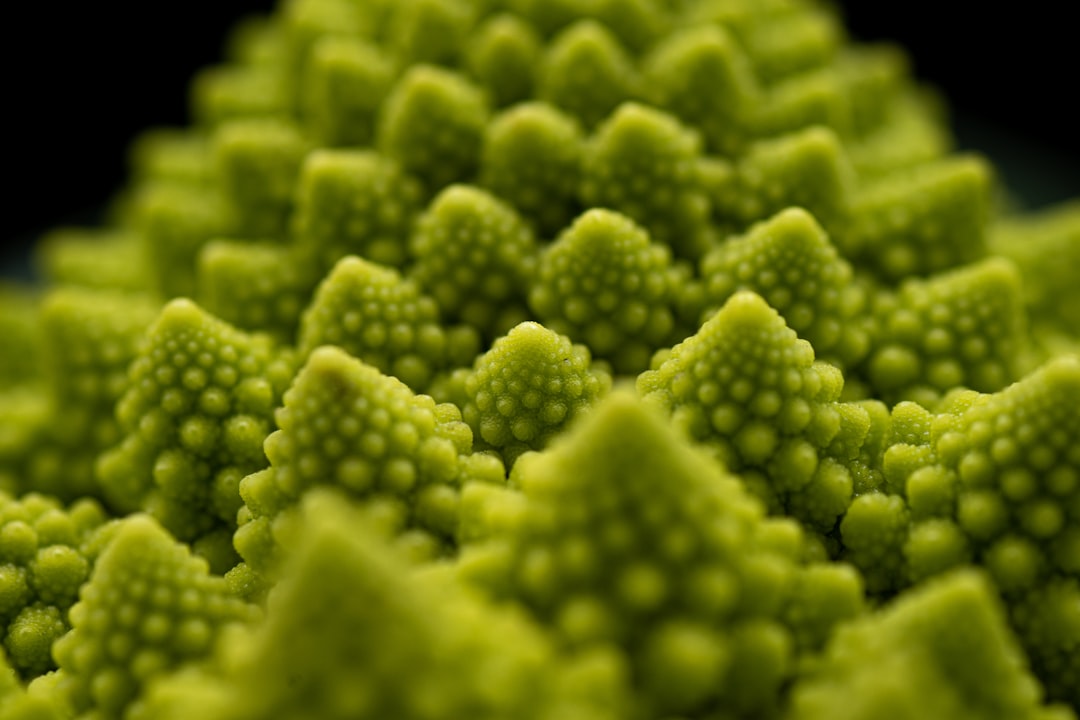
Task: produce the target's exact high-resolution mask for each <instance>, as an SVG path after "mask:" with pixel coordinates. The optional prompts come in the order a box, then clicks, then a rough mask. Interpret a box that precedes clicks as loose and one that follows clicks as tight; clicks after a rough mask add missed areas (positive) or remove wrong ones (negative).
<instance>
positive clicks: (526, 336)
mask: <svg viewBox="0 0 1080 720" xmlns="http://www.w3.org/2000/svg"><path fill="white" fill-rule="evenodd" d="M589 365H590V357H589V352H588V350H587V349H586V348H585V347H584V346H583V345H572V344H571V343H570V340H569V339H568V338H567V337H565V336H563V335H559V334H558V333H555V332H552V331H551V330H548V329H547V328H545V327H543V326H542V325H539V324H537V323H534V322H525V323H521V324H520V325H518V326H516V327H515V328H513V329H512V330H511V331H510V333H509V334H508V335H506V336H504V337H501V338H499V339H498V340H496V341H495V344H494V345H493V346H492V348H491V349H490V350H489V351H488V352H486V353H484V354H483V355H482V356H480V357H479V358H477V360H476V363H475V365H474V366H473V370H472V372H471V373H470V374H469V375H468V377H467V378H466V379H465V392H466V395H467V398H468V401H467V403H466V404H465V405H464V406H463V407H462V409H461V410H462V417H463V418H464V419H465V422H467V423H469V425H470V427H472V429H473V433H474V434H475V435H476V436H477V437H478V438H481V439H483V441H484V442H485V443H487V444H488V445H490V446H492V447H493V448H495V449H496V450H499V451H500V452H501V453H502V455H503V458H504V459H505V460H506V462H507V464H508V465H509V464H512V463H513V461H514V460H515V459H516V458H517V456H518V455H520V454H521V453H522V452H524V451H525V450H540V449H542V448H543V447H544V446H545V445H547V444H548V441H549V440H550V439H551V438H552V437H554V436H555V435H557V434H558V433H560V432H561V431H562V430H563V428H565V427H566V426H567V424H568V423H570V422H572V421H573V420H574V419H575V418H576V417H577V416H578V415H581V414H582V413H584V412H586V411H587V410H588V409H589V408H590V407H591V406H592V405H593V404H594V403H596V401H597V400H598V399H599V398H600V397H601V396H603V395H604V394H605V393H606V392H607V390H608V389H609V388H610V387H611V377H610V376H608V375H607V373H605V372H602V371H597V370H593V369H591V368H590V367H589Z"/></svg>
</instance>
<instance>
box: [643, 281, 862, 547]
mask: <svg viewBox="0 0 1080 720" xmlns="http://www.w3.org/2000/svg"><path fill="white" fill-rule="evenodd" d="M843 384H844V380H843V376H842V375H841V374H840V371H839V370H838V369H836V367H835V366H832V365H829V364H828V363H824V362H820V361H815V360H814V350H813V348H812V347H811V346H810V343H808V342H806V341H805V340H801V339H799V338H798V337H797V335H796V334H795V331H794V330H792V329H790V328H789V327H788V326H787V325H786V324H785V323H784V319H783V318H782V317H780V315H779V314H777V312H776V311H775V310H774V309H772V308H771V307H769V305H768V304H767V303H766V302H765V301H764V300H762V299H761V297H759V296H758V295H755V294H754V293H752V292H748V291H742V292H739V293H736V294H735V295H733V296H732V297H731V298H730V299H729V300H728V301H727V303H726V304H725V305H724V306H723V307H722V308H721V309H720V310H719V311H718V312H717V313H716V314H715V315H714V316H713V317H712V318H710V319H709V320H708V321H707V322H706V323H705V324H704V325H703V326H702V327H701V329H700V330H699V331H698V332H697V334H696V335H693V336H691V337H690V338H688V339H686V340H685V341H683V342H682V343H680V344H679V345H676V346H675V347H674V348H673V349H672V350H671V353H670V355H669V356H668V357H667V359H666V360H665V361H664V362H663V364H661V365H660V366H659V368H658V369H655V370H650V371H648V372H645V373H642V374H641V375H640V376H639V377H638V380H637V388H638V392H640V393H641V394H642V395H644V396H646V397H647V398H649V399H650V400H652V401H655V402H657V403H658V404H659V405H660V406H661V407H663V408H664V409H665V410H667V412H669V413H671V414H672V416H673V419H674V421H675V422H676V424H677V425H679V426H680V427H682V428H684V429H685V431H686V432H688V433H689V434H690V436H691V437H692V438H694V439H695V440H697V441H700V442H703V443H705V444H706V445H707V446H708V447H709V448H710V450H711V451H712V452H713V453H714V454H715V455H716V456H717V457H718V458H719V459H720V460H721V461H722V462H723V463H724V465H725V466H726V467H728V468H729V469H731V470H732V471H734V472H737V473H739V474H740V475H741V476H742V477H743V479H744V480H745V481H746V482H747V483H748V485H749V487H750V488H751V489H752V490H753V492H754V493H755V494H757V495H758V496H759V497H760V498H761V499H762V500H764V501H765V502H766V504H767V505H768V507H769V509H770V510H771V511H773V512H786V513H788V514H791V515H794V516H795V517H797V518H798V519H800V520H802V521H803V522H805V523H807V525H808V526H810V527H811V528H814V529H816V530H819V531H821V532H829V531H830V530H832V529H833V526H834V525H835V524H836V521H837V519H838V518H839V517H840V515H841V514H843V512H844V511H845V510H846V509H847V507H848V504H849V503H850V502H851V497H852V493H853V491H854V480H853V477H852V473H851V470H850V468H849V467H848V466H849V464H850V463H851V462H852V461H854V460H857V459H858V458H860V455H861V449H862V446H863V445H864V444H865V443H866V441H867V438H868V437H869V436H870V427H871V416H870V413H869V412H868V411H867V409H866V408H865V407H863V406H862V405H860V404H858V403H840V402H837V399H838V398H839V397H840V393H841V390H842V389H843Z"/></svg>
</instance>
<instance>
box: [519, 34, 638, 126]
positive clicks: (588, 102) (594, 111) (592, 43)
mask: <svg viewBox="0 0 1080 720" xmlns="http://www.w3.org/2000/svg"><path fill="white" fill-rule="evenodd" d="M640 86H641V79H640V77H639V76H638V72H637V69H636V68H635V67H634V63H633V60H632V59H631V57H630V55H629V54H628V53H627V51H626V49H625V48H623V46H622V45H621V44H620V43H619V40H618V38H616V37H615V36H614V35H613V34H612V33H611V31H610V30H608V29H607V28H606V27H605V26H604V25H601V24H599V23H597V22H595V21H593V20H580V21H578V22H576V23H574V24H573V25H571V26H569V27H567V28H566V29H565V30H563V31H561V32H560V33H559V34H558V36H556V37H555V38H554V39H553V40H552V41H551V44H550V45H549V46H548V48H547V53H546V54H545V55H544V58H543V60H542V61H541V64H540V76H539V79H538V81H537V88H536V95H537V97H538V98H539V99H540V100H543V101H545V102H549V103H551V104H552V105H555V106H556V107H559V108H561V109H562V110H565V111H566V112H568V113H570V114H571V115H573V116H574V117H576V118H577V119H578V120H580V121H581V123H582V125H584V126H585V127H586V128H593V127H595V126H596V125H597V124H599V123H600V121H601V120H603V119H604V118H605V117H607V116H608V115H609V114H610V113H611V112H612V111H613V110H614V109H615V108H616V107H618V106H619V105H620V104H622V103H623V102H625V101H627V100H633V99H635V98H637V97H639V96H640V94H641V89H640Z"/></svg>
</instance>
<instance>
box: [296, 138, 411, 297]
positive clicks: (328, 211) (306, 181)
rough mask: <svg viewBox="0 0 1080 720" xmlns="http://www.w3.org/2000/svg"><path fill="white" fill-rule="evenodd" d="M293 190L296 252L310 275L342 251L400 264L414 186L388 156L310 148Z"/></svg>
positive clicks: (405, 252) (324, 269)
mask: <svg viewBox="0 0 1080 720" xmlns="http://www.w3.org/2000/svg"><path fill="white" fill-rule="evenodd" d="M296 193H297V200H296V215H295V218H294V222H295V231H296V236H297V240H298V247H297V251H296V252H297V254H298V255H299V256H300V257H302V258H304V259H305V261H306V262H308V263H310V264H311V265H312V267H313V268H314V274H315V277H316V278H319V277H322V276H323V275H324V274H325V273H327V272H329V271H330V269H331V268H332V267H334V264H335V263H337V261H338V260H340V259H341V258H343V257H345V256H346V255H360V256H362V257H365V258H367V259H368V260H371V261H372V262H377V263H380V264H382V265H389V266H392V267H400V266H402V265H404V264H405V259H406V258H407V257H408V238H409V228H410V226H411V225H412V222H413V216H414V215H415V214H416V212H417V211H418V210H419V204H420V186H419V185H418V184H417V181H416V180H414V179H412V178H411V177H409V176H408V175H407V174H406V173H405V172H403V170H402V167H401V166H400V165H399V164H398V163H397V162H395V161H394V160H391V159H390V158H389V157H384V156H383V155H380V154H377V153H375V152H372V151H369V150H318V151H315V152H313V153H311V154H310V155H309V156H308V157H307V159H306V160H305V161H304V167H303V169H302V170H301V172H300V180H299V182H298V185H297V188H296ZM313 285H314V283H313Z"/></svg>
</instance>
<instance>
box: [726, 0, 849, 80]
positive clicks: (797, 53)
mask: <svg viewBox="0 0 1080 720" xmlns="http://www.w3.org/2000/svg"><path fill="white" fill-rule="evenodd" d="M717 6H719V7H722V6H723V4H721V3H717ZM729 26H730V27H731V29H732V30H733V31H734V32H735V33H736V35H737V37H738V39H739V42H740V43H741V44H742V46H743V47H744V48H745V49H746V54H747V55H748V56H749V57H750V59H751V61H752V62H753V65H754V72H755V74H756V75H757V77H758V78H759V79H760V80H761V81H762V82H763V83H766V84H772V83H775V82H776V81H778V80H780V79H782V78H785V77H788V76H791V75H795V74H798V73H801V72H806V71H809V70H813V69H815V68H819V67H822V66H825V65H829V64H831V63H832V61H833V59H834V58H835V56H836V54H837V53H838V52H839V50H840V49H841V48H840V45H841V43H842V42H843V41H844V29H843V27H842V26H841V24H840V22H839V20H838V18H837V17H836V16H835V14H833V13H832V12H830V11H827V10H824V9H822V8H817V7H814V6H813V5H812V4H809V3H798V4H796V3H792V4H791V5H790V6H789V7H787V8H785V9H783V10H780V11H779V12H773V13H771V14H763V16H762V17H760V18H759V19H758V20H757V21H756V22H744V23H739V22H735V23H730V24H729Z"/></svg>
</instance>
